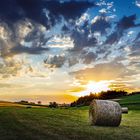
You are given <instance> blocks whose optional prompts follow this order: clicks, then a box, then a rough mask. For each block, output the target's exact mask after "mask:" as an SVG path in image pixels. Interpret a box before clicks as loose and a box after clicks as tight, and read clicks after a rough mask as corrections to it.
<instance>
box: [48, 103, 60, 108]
mask: <svg viewBox="0 0 140 140" xmlns="http://www.w3.org/2000/svg"><path fill="white" fill-rule="evenodd" d="M49 107H50V108H57V107H58V104H57V103H56V102H50V104H49Z"/></svg>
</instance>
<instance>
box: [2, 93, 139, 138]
mask: <svg viewBox="0 0 140 140" xmlns="http://www.w3.org/2000/svg"><path fill="white" fill-rule="evenodd" d="M135 96H136V95H135ZM131 97H132V98H133V102H131V103H130V104H128V102H129V100H131V99H132V98H130V97H129V98H130V99H129V98H128V97H125V98H123V99H122V100H121V101H120V102H121V103H122V104H124V103H126V101H127V105H128V106H133V107H130V110H129V113H128V114H125V115H123V118H122V123H121V125H120V126H119V127H98V126H91V125H90V124H89V122H88V107H83V108H69V109H49V108H30V109H27V108H25V107H21V106H15V107H14V106H12V107H8V106H5V107H4V106H3V107H0V140H139V139H140V110H139V109H138V107H137V106H139V104H132V103H134V102H135V99H136V100H137V99H138V97H140V96H138V97H134V96H131ZM134 98H135V99H134ZM139 100H140V98H139ZM135 108H136V110H135Z"/></svg>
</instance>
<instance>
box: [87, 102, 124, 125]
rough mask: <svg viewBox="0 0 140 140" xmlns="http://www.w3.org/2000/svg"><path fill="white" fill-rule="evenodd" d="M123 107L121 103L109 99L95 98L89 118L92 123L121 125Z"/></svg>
mask: <svg viewBox="0 0 140 140" xmlns="http://www.w3.org/2000/svg"><path fill="white" fill-rule="evenodd" d="M121 118H122V109H121V106H120V105H119V103H117V102H114V101H108V100H93V101H92V103H91V104H90V109H89V119H90V122H91V124H92V125H99V126H119V125H120V122H121Z"/></svg>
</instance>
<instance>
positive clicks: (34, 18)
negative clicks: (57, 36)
mask: <svg viewBox="0 0 140 140" xmlns="http://www.w3.org/2000/svg"><path fill="white" fill-rule="evenodd" d="M92 6H94V3H93V2H92V3H90V2H88V1H63V2H62V1H59V0H53V1H51V0H4V1H2V2H1V4H0V23H2V24H3V25H4V26H5V27H6V26H7V27H8V30H6V31H7V34H11V36H8V35H7V36H8V37H9V38H8V41H6V43H5V41H4V43H3V46H4V44H5V46H4V47H5V48H6V49H5V50H7V52H8V51H9V50H12V51H13V52H16V53H24V52H26V53H31V54H35V53H40V52H41V51H42V50H44V49H43V48H41V46H42V45H45V44H46V43H47V41H48V40H49V38H45V37H44V35H43V34H41V32H42V31H40V30H39V29H38V26H41V25H43V26H44V27H47V29H50V28H51V27H53V26H54V25H55V24H57V23H58V22H59V21H61V19H62V17H63V18H64V19H65V20H66V21H69V20H70V19H71V20H75V19H77V18H78V17H80V16H81V14H82V13H84V12H85V11H86V10H87V9H88V8H90V7H92ZM24 22H25V23H24ZM27 22H30V25H26V23H27ZM3 25H2V26H3ZM19 25H26V26H27V27H28V29H30V30H31V32H30V33H29V34H28V35H27V36H26V37H25V38H24V37H22V38H20V36H21V35H20V34H19V33H18V32H19V28H18V26H19ZM21 28H22V27H21ZM21 39H25V41H27V42H28V41H32V42H33V49H30V48H27V47H20V48H17V46H19V44H20V42H21ZM11 44H12V47H11V48H12V49H11V48H10V49H9V48H7V45H9V46H10V45H11ZM35 46H36V47H39V48H35ZM4 47H1V49H3V48H4ZM24 49H25V50H24ZM3 50H4V49H3ZM40 50H41V51H40ZM32 51H33V52H32ZM37 51H39V52H37ZM5 52H6V51H5ZM8 54H10V53H9V52H8ZM5 55H7V54H5Z"/></svg>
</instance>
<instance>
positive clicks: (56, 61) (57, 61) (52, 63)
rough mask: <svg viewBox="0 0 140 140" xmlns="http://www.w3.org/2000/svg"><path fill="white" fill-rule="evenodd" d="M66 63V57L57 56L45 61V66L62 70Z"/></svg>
mask: <svg viewBox="0 0 140 140" xmlns="http://www.w3.org/2000/svg"><path fill="white" fill-rule="evenodd" d="M65 61H66V59H65V56H61V55H58V56H57V55H55V56H53V57H50V58H48V59H46V60H44V64H47V65H46V66H48V67H49V68H60V67H62V66H63V65H64V62H65Z"/></svg>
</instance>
